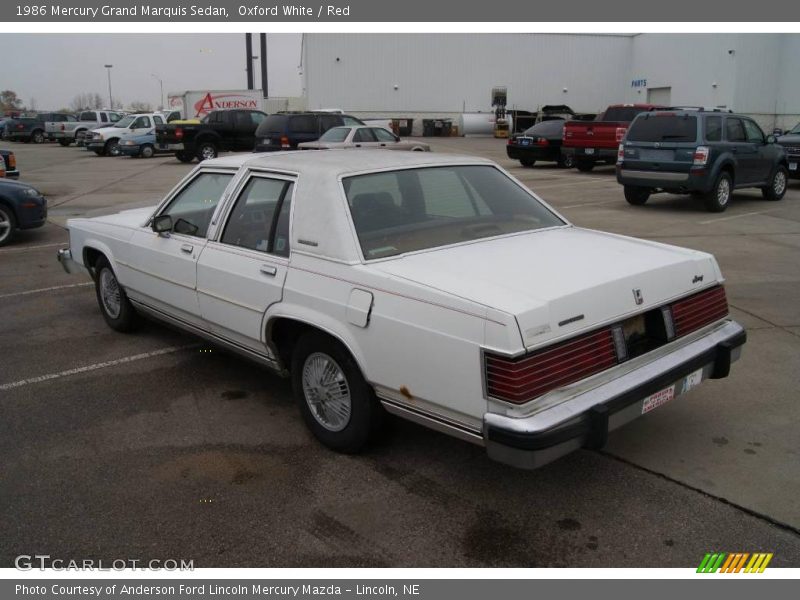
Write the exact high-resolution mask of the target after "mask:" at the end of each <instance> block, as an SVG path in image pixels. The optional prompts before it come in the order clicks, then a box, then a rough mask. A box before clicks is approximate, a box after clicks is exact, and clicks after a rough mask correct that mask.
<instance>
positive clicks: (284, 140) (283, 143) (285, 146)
mask: <svg viewBox="0 0 800 600" xmlns="http://www.w3.org/2000/svg"><path fill="white" fill-rule="evenodd" d="M291 147H292V145H291V144H290V143H289V138H288V137H286V136H285V135H282V136H281V148H283V149H286V150H288V149H289V148H291Z"/></svg>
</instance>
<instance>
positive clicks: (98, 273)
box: [94, 257, 137, 332]
mask: <svg viewBox="0 0 800 600" xmlns="http://www.w3.org/2000/svg"><path fill="white" fill-rule="evenodd" d="M94 287H95V292H96V293H97V303H98V304H99V305H100V312H101V313H102V314H103V318H104V319H105V321H106V323H107V324H108V326H109V327H111V329H114V330H116V331H121V332H129V331H133V329H134V328H135V326H136V316H137V315H136V310H135V309H134V308H133V305H132V304H131V302H130V300H128V296H127V295H126V294H125V290H124V289H122V286H121V285H120V284H119V282H118V281H117V275H116V274H115V273H114V270H113V269H112V268H111V265H110V264H109V262H108V259H106V258H105V257H101V258H99V259H98V260H97V262H96V263H95V265H94Z"/></svg>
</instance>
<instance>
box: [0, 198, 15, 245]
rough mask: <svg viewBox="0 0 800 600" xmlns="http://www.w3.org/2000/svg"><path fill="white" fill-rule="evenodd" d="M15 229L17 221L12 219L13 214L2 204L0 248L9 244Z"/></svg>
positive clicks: (0, 207)
mask: <svg viewBox="0 0 800 600" xmlns="http://www.w3.org/2000/svg"><path fill="white" fill-rule="evenodd" d="M16 228H17V220H16V219H15V218H14V212H13V211H12V210H11V209H10V208H8V207H7V206H5V205H4V204H0V246H5V245H6V244H8V243H10V242H11V240H12V239H13V237H14V230H15V229H16Z"/></svg>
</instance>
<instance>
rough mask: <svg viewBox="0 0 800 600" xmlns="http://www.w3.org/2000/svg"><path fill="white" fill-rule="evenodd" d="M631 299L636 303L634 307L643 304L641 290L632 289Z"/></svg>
mask: <svg viewBox="0 0 800 600" xmlns="http://www.w3.org/2000/svg"><path fill="white" fill-rule="evenodd" d="M633 299H634V300H635V301H636V306H639V305H640V304H642V303H643V302H644V297H643V296H642V290H640V289H639V288H633Z"/></svg>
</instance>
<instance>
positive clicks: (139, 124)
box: [131, 117, 150, 129]
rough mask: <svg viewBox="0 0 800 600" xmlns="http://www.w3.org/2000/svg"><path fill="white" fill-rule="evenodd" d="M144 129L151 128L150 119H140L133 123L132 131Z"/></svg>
mask: <svg viewBox="0 0 800 600" xmlns="http://www.w3.org/2000/svg"><path fill="white" fill-rule="evenodd" d="M144 127H150V117H139V118H138V119H136V121H134V122H133V127H131V129H142V128H144Z"/></svg>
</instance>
